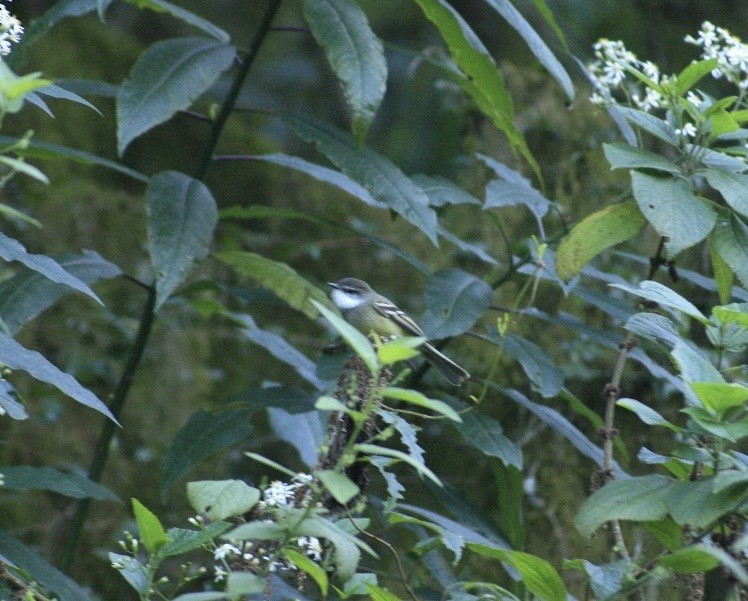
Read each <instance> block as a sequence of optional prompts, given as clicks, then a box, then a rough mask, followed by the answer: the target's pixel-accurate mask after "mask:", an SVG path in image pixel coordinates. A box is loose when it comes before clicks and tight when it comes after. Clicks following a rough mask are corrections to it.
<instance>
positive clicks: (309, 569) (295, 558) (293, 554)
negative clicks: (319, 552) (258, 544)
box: [283, 549, 329, 596]
mask: <svg viewBox="0 0 748 601" xmlns="http://www.w3.org/2000/svg"><path fill="white" fill-rule="evenodd" d="M283 557H285V558H286V559H287V560H288V561H289V562H290V563H292V564H293V565H295V566H296V567H297V568H299V569H300V570H301V571H303V572H305V573H306V574H307V575H309V576H310V577H311V578H312V580H314V581H315V582H316V583H317V586H318V587H319V590H320V591H321V592H322V595H323V596H327V589H328V587H329V581H328V578H327V572H325V570H323V569H322V568H321V567H320V566H319V565H318V564H316V563H315V562H313V561H312V560H311V559H309V558H308V557H307V556H306V555H304V554H302V553H299V552H298V551H294V550H293V549H283Z"/></svg>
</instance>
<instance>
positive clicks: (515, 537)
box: [491, 457, 532, 549]
mask: <svg viewBox="0 0 748 601" xmlns="http://www.w3.org/2000/svg"><path fill="white" fill-rule="evenodd" d="M520 459H521V457H520ZM491 467H492V468H493V474H494V482H493V486H494V489H495V494H496V504H497V506H498V507H501V510H500V511H499V515H497V516H496V518H495V519H496V520H497V522H498V525H499V528H501V532H502V533H503V534H504V535H505V536H506V537H507V538H508V539H509V543H510V546H511V548H512V549H523V548H524V547H525V539H526V534H527V532H526V530H527V524H526V523H525V520H524V518H523V516H522V513H523V509H522V506H523V503H524V501H525V498H526V494H527V493H526V492H525V487H524V479H525V477H524V475H523V473H522V471H521V469H518V468H516V467H514V466H512V465H509V464H505V463H501V462H499V461H492V462H491ZM530 494H532V491H530Z"/></svg>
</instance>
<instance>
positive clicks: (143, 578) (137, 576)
mask: <svg viewBox="0 0 748 601" xmlns="http://www.w3.org/2000/svg"><path fill="white" fill-rule="evenodd" d="M109 561H110V562H112V565H113V566H116V569H117V571H118V572H119V573H120V574H122V577H123V578H124V579H125V580H127V582H128V584H129V585H130V586H131V587H132V588H133V589H135V591H136V592H137V593H139V594H140V595H145V594H146V593H147V592H148V583H149V578H148V570H146V567H145V566H144V565H143V564H142V563H140V561H138V559H137V558H136V557H132V556H131V555H120V554H119V553H111V552H110V553H109Z"/></svg>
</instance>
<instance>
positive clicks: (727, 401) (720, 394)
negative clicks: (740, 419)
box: [691, 382, 748, 415]
mask: <svg viewBox="0 0 748 601" xmlns="http://www.w3.org/2000/svg"><path fill="white" fill-rule="evenodd" d="M691 388H693V390H694V392H695V393H696V396H698V397H699V400H700V401H701V403H702V404H703V405H704V407H705V408H706V409H708V410H711V411H713V412H716V413H717V414H719V415H723V414H724V413H725V412H726V411H728V410H730V409H733V408H735V407H742V406H743V405H745V402H746V401H748V387H746V386H743V385H742V384H738V383H737V382H733V383H729V384H727V383H724V382H692V383H691Z"/></svg>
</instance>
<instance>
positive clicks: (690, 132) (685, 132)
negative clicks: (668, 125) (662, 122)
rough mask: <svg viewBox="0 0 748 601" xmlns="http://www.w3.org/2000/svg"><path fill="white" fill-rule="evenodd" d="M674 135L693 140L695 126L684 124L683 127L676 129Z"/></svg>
mask: <svg viewBox="0 0 748 601" xmlns="http://www.w3.org/2000/svg"><path fill="white" fill-rule="evenodd" d="M675 133H676V134H677V135H679V136H683V137H685V138H693V137H695V136H696V126H695V125H694V124H693V123H686V124H684V125H683V127H681V128H679V129H676V130H675Z"/></svg>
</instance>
